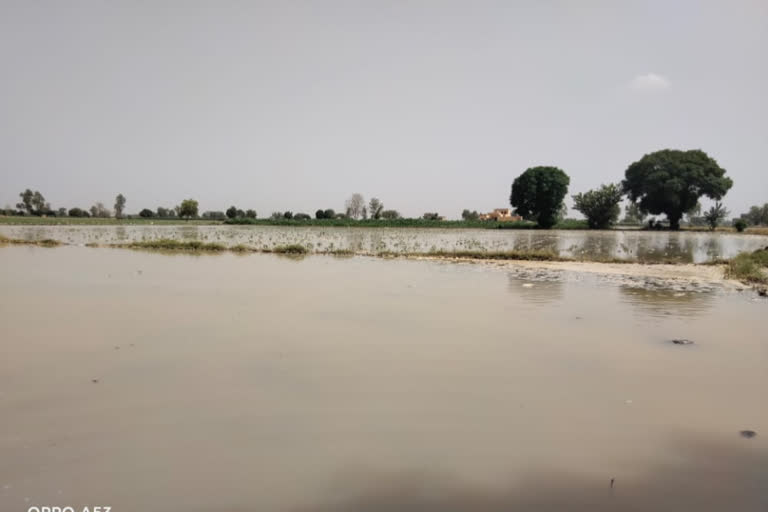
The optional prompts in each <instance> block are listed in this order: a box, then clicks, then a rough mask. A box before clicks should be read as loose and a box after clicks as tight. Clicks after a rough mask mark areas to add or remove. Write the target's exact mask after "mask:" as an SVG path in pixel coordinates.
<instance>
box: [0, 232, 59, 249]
mask: <svg viewBox="0 0 768 512" xmlns="http://www.w3.org/2000/svg"><path fill="white" fill-rule="evenodd" d="M0 244H11V245H36V246H38V247H58V246H59V245H61V242H59V241H58V240H54V239H52V238H44V239H42V240H23V239H20V238H8V237H6V236H3V235H0Z"/></svg>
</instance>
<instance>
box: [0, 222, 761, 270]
mask: <svg viewBox="0 0 768 512" xmlns="http://www.w3.org/2000/svg"><path fill="white" fill-rule="evenodd" d="M0 235H5V236H7V237H9V238H17V239H25V240H42V239H46V238H50V239H55V240H59V241H61V242H63V243H67V244H72V245H85V244H110V243H125V242H131V241H143V240H156V239H163V238H167V239H175V240H200V241H204V242H216V243H222V244H225V245H228V246H234V245H238V244H243V245H247V246H249V247H252V248H255V249H273V248H275V247H277V246H281V245H290V244H300V245H303V246H305V247H307V248H308V249H310V251H314V252H329V251H334V250H349V251H353V252H356V253H365V254H376V253H378V252H392V253H426V252H434V251H513V250H514V251H550V252H553V253H556V254H558V255H559V256H562V257H568V258H576V259H623V260H642V261H679V262H682V263H703V262H707V261H712V260H716V259H722V258H731V257H733V256H735V255H736V254H738V253H740V252H742V251H751V250H755V249H759V248H762V247H766V246H768V236H759V235H746V234H737V233H706V232H677V233H673V232H649V231H637V230H630V231H581V230H566V231H558V230H552V231H540V230H536V231H534V230H491V229H417V228H405V229H403V228H339V227H280V226H226V225H218V226H196V225H193V226H168V225H164V226H135V225H126V226H0Z"/></svg>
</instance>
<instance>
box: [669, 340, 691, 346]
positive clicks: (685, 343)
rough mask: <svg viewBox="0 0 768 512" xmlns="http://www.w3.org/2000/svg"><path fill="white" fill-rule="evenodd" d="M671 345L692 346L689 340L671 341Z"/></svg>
mask: <svg viewBox="0 0 768 512" xmlns="http://www.w3.org/2000/svg"><path fill="white" fill-rule="evenodd" d="M672 343H674V344H675V345H693V342H692V341H691V340H686V339H678V340H672Z"/></svg>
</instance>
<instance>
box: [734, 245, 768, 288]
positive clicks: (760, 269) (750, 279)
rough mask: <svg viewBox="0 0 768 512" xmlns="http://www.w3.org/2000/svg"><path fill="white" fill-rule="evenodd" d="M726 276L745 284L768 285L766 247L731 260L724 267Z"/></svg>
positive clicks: (744, 253) (767, 252) (767, 248)
mask: <svg viewBox="0 0 768 512" xmlns="http://www.w3.org/2000/svg"><path fill="white" fill-rule="evenodd" d="M726 275H727V276H728V277H729V278H731V279H738V280H739V281H744V282H747V283H757V284H768V247H766V248H765V249H758V250H757V251H754V252H743V253H741V254H739V255H738V256H736V257H735V258H732V259H731V260H730V261H729V262H728V265H727V266H726Z"/></svg>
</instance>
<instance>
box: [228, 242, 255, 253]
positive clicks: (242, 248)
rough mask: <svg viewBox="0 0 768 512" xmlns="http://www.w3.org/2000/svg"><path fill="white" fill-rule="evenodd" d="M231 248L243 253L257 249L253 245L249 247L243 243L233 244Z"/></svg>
mask: <svg viewBox="0 0 768 512" xmlns="http://www.w3.org/2000/svg"><path fill="white" fill-rule="evenodd" d="M229 250H230V251H232V252H241V253H242V252H254V251H255V249H253V248H252V247H248V246H247V245H243V244H237V245H233V246H232V247H230V248H229Z"/></svg>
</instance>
